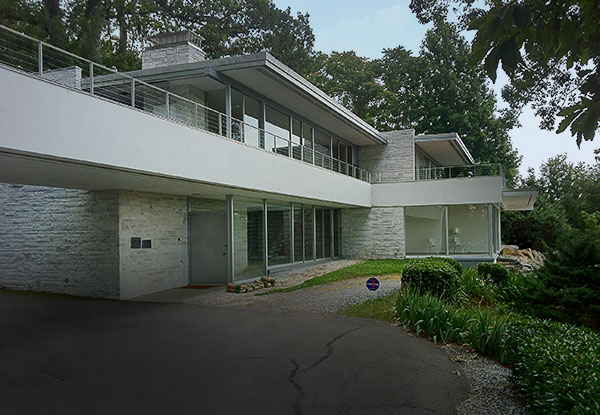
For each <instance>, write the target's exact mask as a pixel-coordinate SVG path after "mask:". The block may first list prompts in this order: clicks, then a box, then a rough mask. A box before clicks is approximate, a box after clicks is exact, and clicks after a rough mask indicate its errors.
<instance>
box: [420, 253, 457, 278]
mask: <svg viewBox="0 0 600 415" xmlns="http://www.w3.org/2000/svg"><path fill="white" fill-rule="evenodd" d="M422 260H423V261H432V262H445V263H446V264H448V265H450V266H451V267H452V268H454V269H455V270H456V272H457V273H458V275H460V274H462V273H463V270H464V268H463V266H462V265H461V263H460V262H458V261H457V260H456V259H454V258H448V257H443V256H430V257H427V258H423V259H422Z"/></svg>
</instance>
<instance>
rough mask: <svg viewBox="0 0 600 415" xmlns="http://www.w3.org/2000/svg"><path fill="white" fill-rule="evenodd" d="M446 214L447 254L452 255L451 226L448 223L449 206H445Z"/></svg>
mask: <svg viewBox="0 0 600 415" xmlns="http://www.w3.org/2000/svg"><path fill="white" fill-rule="evenodd" d="M444 216H445V218H446V255H450V227H449V225H448V206H444Z"/></svg>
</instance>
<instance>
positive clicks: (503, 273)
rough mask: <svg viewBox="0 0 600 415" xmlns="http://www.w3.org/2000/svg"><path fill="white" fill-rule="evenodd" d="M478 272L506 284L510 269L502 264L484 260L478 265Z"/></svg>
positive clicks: (497, 282)
mask: <svg viewBox="0 0 600 415" xmlns="http://www.w3.org/2000/svg"><path fill="white" fill-rule="evenodd" d="M477 272H478V273H479V274H480V275H483V276H484V277H488V278H489V279H491V280H492V281H493V282H495V283H496V284H504V283H505V282H506V281H508V270H507V269H506V268H505V267H503V266H502V265H500V264H493V263H491V262H482V263H480V264H478V265H477Z"/></svg>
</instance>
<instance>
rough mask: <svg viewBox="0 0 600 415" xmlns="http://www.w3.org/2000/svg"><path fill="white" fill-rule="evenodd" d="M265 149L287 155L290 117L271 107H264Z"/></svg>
mask: <svg viewBox="0 0 600 415" xmlns="http://www.w3.org/2000/svg"><path fill="white" fill-rule="evenodd" d="M266 111H267V113H266V123H265V131H266V133H265V149H267V150H273V151H274V152H276V153H279V154H283V155H288V154H289V138H290V117H289V116H288V115H286V114H284V113H283V112H281V111H278V110H276V109H275V108H273V107H270V106H268V105H267V106H266Z"/></svg>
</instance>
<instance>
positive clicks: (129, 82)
mask: <svg viewBox="0 0 600 415" xmlns="http://www.w3.org/2000/svg"><path fill="white" fill-rule="evenodd" d="M0 64H3V65H6V66H8V67H11V68H13V69H17V70H19V71H22V72H25V73H27V74H28V75H33V76H37V77H40V78H43V79H44V80H46V81H49V82H53V83H55V84H58V85H60V86H63V87H67V88H71V89H76V90H78V91H81V92H83V93H87V94H89V95H92V96H94V97H97V98H101V99H106V100H109V101H112V102H115V103H118V104H121V105H125V106H128V107H130V108H132V109H135V110H138V111H143V112H145V113H147V114H150V115H153V116H156V117H161V118H165V119H167V120H169V121H172V122H176V123H179V124H183V125H185V126H188V127H191V128H195V129H198V130H201V131H208V132H211V133H214V134H217V135H219V136H221V137H225V138H228V139H232V140H235V141H237V142H240V143H246V144H249V145H252V146H254V147H257V148H260V149H262V150H264V151H268V152H272V153H275V154H279V155H282V156H286V157H289V158H291V159H295V160H298V161H302V162H305V163H308V164H312V165H314V166H317V167H321V168H324V169H327V170H331V171H334V172H337V173H340V174H343V175H346V176H351V177H354V178H357V179H359V180H362V181H365V182H368V183H370V182H371V173H370V172H368V171H366V170H364V169H361V168H359V167H357V166H354V165H352V164H349V163H346V162H344V161H341V160H338V159H335V158H333V157H331V156H330V155H327V154H323V153H321V152H319V151H316V150H315V149H314V148H312V147H311V146H307V145H304V144H301V143H297V142H294V141H292V140H290V139H289V138H286V137H281V136H279V135H276V134H273V133H270V132H268V131H266V130H264V129H261V128H258V127H256V126H253V125H251V124H248V123H246V122H244V121H242V120H238V119H236V118H234V117H232V116H230V115H227V114H224V113H222V112H219V111H216V110H214V109H212V108H209V107H207V106H206V105H203V104H200V103H198V102H195V101H192V100H190V99H188V98H184V97H182V96H179V95H176V94H173V93H172V92H169V91H166V90H164V89H161V88H159V87H157V86H155V85H152V84H149V83H146V82H144V81H141V80H139V79H137V78H134V77H132V76H130V75H127V74H124V73H120V72H118V71H115V70H114V69H110V68H107V67H106V66H103V65H100V64H97V63H95V62H93V61H91V60H89V59H85V58H82V57H80V56H77V55H75V54H73V53H70V52H67V51H65V50H62V49H60V48H57V47H55V46H52V45H49V44H47V43H45V42H42V41H40V40H37V39H35V38H33V37H31V36H27V35H25V34H23V33H20V32H18V31H16V30H13V29H10V28H8V27H6V26H3V25H0Z"/></svg>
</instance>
